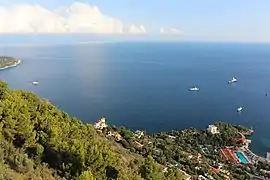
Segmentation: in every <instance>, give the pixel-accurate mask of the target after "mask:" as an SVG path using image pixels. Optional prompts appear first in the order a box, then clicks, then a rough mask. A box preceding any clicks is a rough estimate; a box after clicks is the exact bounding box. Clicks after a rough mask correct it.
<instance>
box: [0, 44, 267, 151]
mask: <svg viewBox="0 0 270 180" xmlns="http://www.w3.org/2000/svg"><path fill="white" fill-rule="evenodd" d="M0 55H7V56H12V57H15V58H18V59H21V60H22V63H21V64H20V65H19V66H17V67H14V68H9V69H6V70H3V71H0V79H1V80H3V81H6V82H7V83H8V84H9V86H10V87H11V88H13V89H24V90H27V91H31V92H35V93H37V94H38V95H39V96H40V97H42V98H47V99H49V100H50V101H51V102H52V103H54V104H55V105H56V106H58V107H59V108H60V109H62V110H65V111H67V112H68V113H69V114H70V116H76V117H77V118H79V119H82V120H83V121H84V122H86V123H94V122H95V121H96V120H97V119H99V118H100V117H102V116H105V117H106V119H107V121H108V123H109V124H110V125H117V126H126V127H128V128H130V129H132V130H137V129H143V130H146V131H148V132H149V133H154V132H160V131H169V130H172V129H185V128H190V127H194V128H199V129H204V128H207V126H208V125H209V124H212V123H214V122H216V121H224V122H228V123H234V124H240V125H244V126H247V127H250V128H251V127H252V128H253V129H254V131H255V132H254V134H253V135H252V136H251V137H250V138H251V140H252V144H251V146H250V148H251V149H252V150H253V151H254V152H255V153H257V154H258V155H261V156H265V154H266V152H267V151H270V133H269V131H270V44H252V43H250V44H249V43H202V42H159V41H157V42H146V41H145V42H140V41H138V42H124V41H123V42H111V43H106V42H99V43H78V44H51V45H49V44H47V45H29V44H28V45H14V46H12V45H8V46H5V45H3V44H2V45H1V46H0ZM232 77H235V78H237V79H238V82H237V83H235V84H228V81H229V80H230V79H232ZM33 81H39V85H36V86H35V85H32V83H31V82H33ZM193 86H196V87H199V88H200V91H199V92H190V91H189V90H188V89H189V88H190V87H193ZM267 93H268V94H269V95H268V96H267ZM240 106H241V107H243V111H242V112H241V113H238V112H237V108H238V107H240Z"/></svg>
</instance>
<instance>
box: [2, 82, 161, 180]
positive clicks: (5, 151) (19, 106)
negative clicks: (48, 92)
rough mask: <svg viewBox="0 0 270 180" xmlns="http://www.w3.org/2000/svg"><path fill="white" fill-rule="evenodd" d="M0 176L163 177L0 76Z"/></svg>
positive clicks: (151, 163) (148, 164)
mask: <svg viewBox="0 0 270 180" xmlns="http://www.w3.org/2000/svg"><path fill="white" fill-rule="evenodd" d="M0 132H1V133H0V139H1V143H0V179H16V180H17V179H18V180H19V179H29V177H31V178H32V179H78V180H92V179H97V180H103V179H108V180H113V179H120V180H122V179H123V180H129V179H134V180H136V179H138V180H139V179H147V180H148V179H149V180H150V179H153V180H155V179H156V180H158V179H163V177H164V176H165V175H164V174H163V173H162V170H161V166H160V165H159V164H157V163H156V162H155V161H154V160H153V158H152V157H151V156H149V157H148V158H143V157H141V156H139V155H136V154H133V153H131V152H129V151H127V150H125V149H124V148H122V147H121V146H119V145H117V144H115V143H114V142H110V141H109V140H107V139H106V138H105V137H103V136H102V135H99V134H97V132H96V130H95V129H94V128H93V126H92V125H91V124H83V123H82V122H81V121H80V120H78V119H76V118H71V117H69V116H68V114H67V113H65V112H63V111H60V110H58V109H57V108H56V107H55V106H53V105H52V104H51V103H50V102H49V101H47V100H44V99H39V98H38V97H37V96H36V95H35V94H33V93H30V92H25V91H22V90H10V89H9V88H8V87H7V84H6V83H4V82H2V81H0Z"/></svg>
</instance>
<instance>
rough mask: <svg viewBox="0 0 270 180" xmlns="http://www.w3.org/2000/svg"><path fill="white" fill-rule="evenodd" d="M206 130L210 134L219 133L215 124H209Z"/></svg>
mask: <svg viewBox="0 0 270 180" xmlns="http://www.w3.org/2000/svg"><path fill="white" fill-rule="evenodd" d="M207 131H208V132H209V133H211V134H218V133H219V130H218V128H217V126H215V125H209V126H208V128H207Z"/></svg>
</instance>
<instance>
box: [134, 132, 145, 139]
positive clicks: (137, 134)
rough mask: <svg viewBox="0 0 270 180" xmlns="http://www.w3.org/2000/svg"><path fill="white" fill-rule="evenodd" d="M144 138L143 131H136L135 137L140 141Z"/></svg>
mask: <svg viewBox="0 0 270 180" xmlns="http://www.w3.org/2000/svg"><path fill="white" fill-rule="evenodd" d="M142 136H144V132H143V131H140V130H137V131H135V137H137V138H139V139H140V138H141V137H142Z"/></svg>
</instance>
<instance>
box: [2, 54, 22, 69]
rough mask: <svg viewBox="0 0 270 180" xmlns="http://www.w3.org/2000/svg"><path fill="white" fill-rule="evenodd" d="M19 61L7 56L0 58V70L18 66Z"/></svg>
mask: <svg viewBox="0 0 270 180" xmlns="http://www.w3.org/2000/svg"><path fill="white" fill-rule="evenodd" d="M20 63H21V60H19V59H15V58H13V57H8V56H0V70H4V69H7V68H11V67H15V66H18V65H19V64H20Z"/></svg>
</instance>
